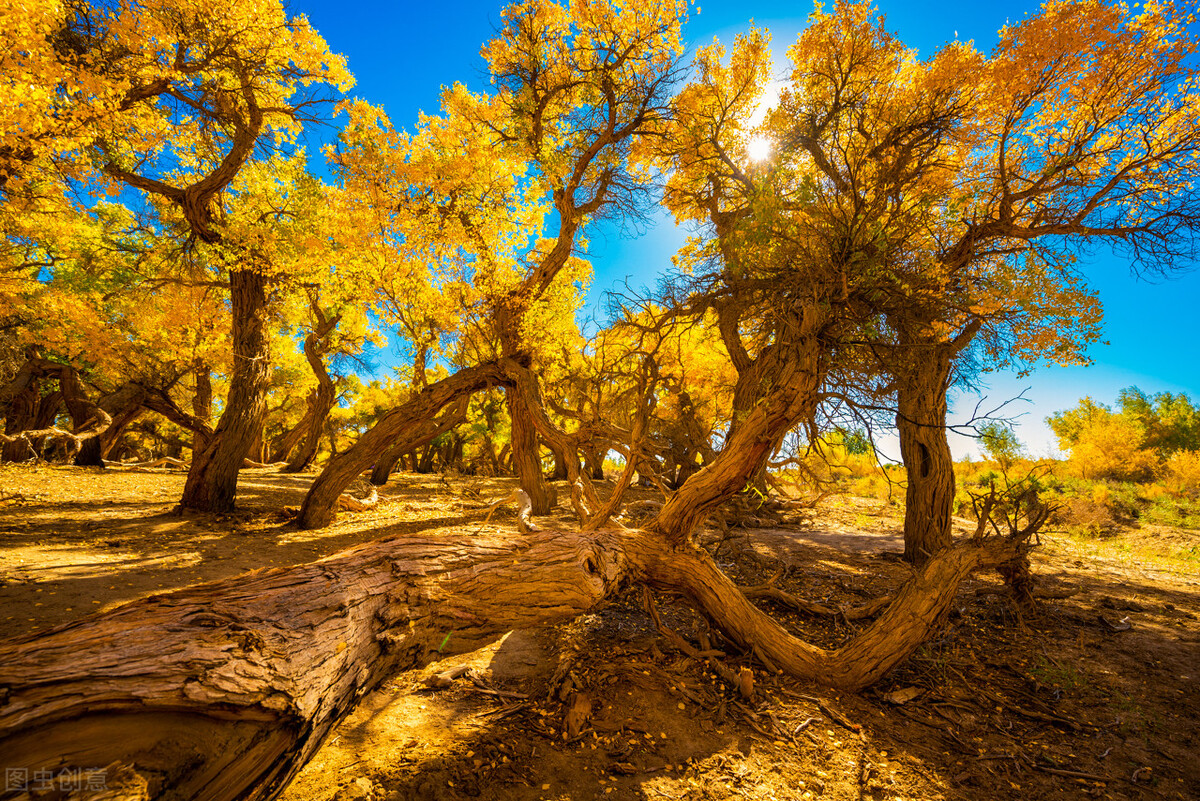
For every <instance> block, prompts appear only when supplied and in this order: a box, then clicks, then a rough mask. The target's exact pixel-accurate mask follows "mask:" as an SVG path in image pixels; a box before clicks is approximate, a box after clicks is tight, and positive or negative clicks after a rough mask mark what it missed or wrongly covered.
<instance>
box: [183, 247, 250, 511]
mask: <svg viewBox="0 0 1200 801" xmlns="http://www.w3.org/2000/svg"><path fill="white" fill-rule="evenodd" d="M229 285H230V295H231V298H232V304H233V326H232V340H233V369H232V370H231V372H230V377H229V395H228V397H227V398H226V400H225V410H224V412H223V413H222V414H221V419H220V420H219V421H218V422H217V427H216V429H215V430H214V431H213V435H212V437H211V439H210V440H209V441H208V443H207V444H206V445H205V446H204V448H203V450H200V451H198V452H196V453H194V454H193V455H192V466H191V469H190V470H189V471H188V477H187V483H186V484H185V485H184V488H183V497H182V498H181V499H180V501H179V503H180V506H181V507H183V508H185V509H192V510H195V511H204V512H227V511H229V510H230V509H232V508H233V505H234V499H235V496H236V494H237V477H238V471H240V470H241V468H242V462H243V461H245V459H246V457H247V456H248V455H249V454H250V450H251V448H252V447H253V446H254V443H255V440H256V439H257V438H258V437H260V436H261V435H262V427H263V418H264V417H265V416H266V411H267V390H268V387H269V385H270V379H271V367H270V361H269V359H268V353H267V335H266V316H267V314H266V312H267V291H266V279H265V277H264V276H263V274H262V273H261V272H259V271H257V270H253V269H242V270H231V271H230V273H229Z"/></svg>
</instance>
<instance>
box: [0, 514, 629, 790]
mask: <svg viewBox="0 0 1200 801" xmlns="http://www.w3.org/2000/svg"><path fill="white" fill-rule="evenodd" d="M624 572H625V567H624V557H623V555H622V548H621V547H620V545H619V543H618V542H617V540H616V536H615V535H614V533H612V532H598V533H595V534H592V535H589V536H583V535H581V534H578V533H573V532H565V531H552V532H539V533H534V534H530V535H526V536H516V535H512V534H510V533H507V532H505V533H503V534H501V533H499V532H495V531H476V532H473V533H470V534H462V533H458V532H439V533H434V534H426V535H424V536H419V537H418V536H399V537H392V538H389V539H384V540H379V541H377V542H372V543H368V544H365V545H362V546H359V547H357V548H353V549H350V550H348V551H344V552H342V553H340V554H338V555H336V556H332V557H329V558H327V559H323V560H320V561H318V562H314V563H311V564H306V565H300V566H295V567H288V568H279V569H271V570H260V571H256V572H254V573H250V574H247V575H244V576H239V577H237V578H234V579H230V580H226V581H221V582H214V583H211V584H202V585H198V586H195V587H190V588H187V589H184V590H180V591H177V592H172V593H166V594H162V595H156V596H151V597H148V598H144V599H141V600H139V601H135V602H133V603H130V604H126V605H124V606H122V607H119V608H117V609H114V610H112V611H110V612H106V613H101V614H97V615H92V616H90V617H87V618H84V619H81V620H78V621H75V622H72V623H69V624H66V625H63V626H59V627H57V628H55V629H51V630H49V631H46V632H42V633H39V634H35V635H31V636H28V637H24V638H20V639H17V640H13V641H8V642H5V643H2V644H0V687H3V688H4V690H3V692H0V753H3V754H4V755H5V759H6V761H7V762H8V763H9V764H14V765H22V766H28V767H29V768H30V769H31V770H32V769H42V768H45V769H50V768H53V769H54V770H55V772H56V773H57V772H58V771H59V770H61V769H63V768H66V767H72V766H74V767H79V768H86V767H90V766H95V765H104V764H109V763H111V762H114V761H120V762H124V763H125V764H128V765H132V766H134V767H135V768H136V770H137V772H138V774H140V775H141V776H143V777H144V778H145V779H146V781H147V782H148V786H149V796H150V797H152V798H163V797H170V798H179V799H203V801H222V800H223V799H234V798H238V799H269V798H274V797H277V796H278V795H279V793H280V792H282V790H283V788H284V787H285V786H286V785H287V783H288V782H289V781H290V779H291V778H292V776H293V775H294V774H295V772H296V771H297V770H298V769H299V768H300V767H301V766H303V765H304V763H305V762H306V761H307V760H308V759H309V757H311V756H312V754H313V753H315V751H316V750H317V748H318V747H319V746H320V744H321V742H322V741H323V740H324V738H325V737H326V735H327V734H328V733H329V732H330V730H331V729H332V728H333V727H334V726H335V725H336V724H337V722H338V721H339V720H341V719H342V718H343V717H345V715H346V714H348V713H349V712H350V711H351V710H352V709H353V708H354V706H355V704H356V703H357V702H358V699H359V698H360V697H361V696H362V695H363V694H364V693H366V692H368V691H369V690H371V689H372V688H374V687H376V686H378V684H379V683H380V682H381V681H383V680H384V679H386V678H387V677H389V676H391V675H393V674H394V673H395V672H397V671H399V670H405V669H409V668H412V667H415V666H418V665H421V664H425V663H427V662H429V661H431V660H434V659H437V658H439V657H440V656H442V655H448V654H453V653H464V652H469V651H473V650H475V649H477V648H479V647H481V646H482V645H484V644H486V643H488V642H490V641H492V640H494V639H496V638H497V637H499V636H501V635H502V634H504V633H505V632H507V631H510V630H511V629H514V628H527V627H532V626H538V625H543V624H548V623H554V622H559V621H563V620H568V619H570V618H573V617H574V616H576V615H578V614H581V613H583V612H585V611H587V610H589V609H591V608H592V607H593V606H594V605H595V604H596V603H597V602H599V601H600V600H601V599H603V598H604V597H605V596H606V595H607V594H608V593H609V592H610V590H612V589H613V588H614V586H615V583H616V581H617V579H618V578H619V577H620V576H621V575H622V574H623V573H624Z"/></svg>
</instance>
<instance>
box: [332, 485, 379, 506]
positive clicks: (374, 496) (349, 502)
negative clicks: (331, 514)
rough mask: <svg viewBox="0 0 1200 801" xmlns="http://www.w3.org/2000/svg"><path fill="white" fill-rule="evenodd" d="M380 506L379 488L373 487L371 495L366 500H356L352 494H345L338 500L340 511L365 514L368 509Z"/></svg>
mask: <svg viewBox="0 0 1200 801" xmlns="http://www.w3.org/2000/svg"><path fill="white" fill-rule="evenodd" d="M378 504H379V488H378V487H374V486H372V487H371V494H370V495H368V496H367V497H365V498H355V497H354V496H353V495H351V494H350V493H348V492H343V493H342V494H341V495H339V496H338V499H337V506H338V509H342V510H345V511H347V512H365V511H366V510H367V509H371V508H373V507H375V506H377V505H378Z"/></svg>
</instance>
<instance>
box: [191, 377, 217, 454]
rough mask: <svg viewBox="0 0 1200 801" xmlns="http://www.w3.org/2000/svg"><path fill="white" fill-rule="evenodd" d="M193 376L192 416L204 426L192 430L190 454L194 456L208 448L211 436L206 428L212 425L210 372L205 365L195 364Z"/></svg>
mask: <svg viewBox="0 0 1200 801" xmlns="http://www.w3.org/2000/svg"><path fill="white" fill-rule="evenodd" d="M193 374H194V375H195V378H196V394H194V395H193V396H192V414H194V415H195V416H196V419H197V420H199V421H200V422H202V423H204V425H205V428H195V429H192V453H193V454H195V453H199V452H200V451H202V450H204V449H205V448H206V447H207V446H208V439H209V437H211V436H212V429H211V428H209V427H208V426H211V425H212V405H213V386H212V370H211V368H209V366H208V365H207V364H204V363H203V362H201V363H200V364H197V365H196V368H195V370H193Z"/></svg>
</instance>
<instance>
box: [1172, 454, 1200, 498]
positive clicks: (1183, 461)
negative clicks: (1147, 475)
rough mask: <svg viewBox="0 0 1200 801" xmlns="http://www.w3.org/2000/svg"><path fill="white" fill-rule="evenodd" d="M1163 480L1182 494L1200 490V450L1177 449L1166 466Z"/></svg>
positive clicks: (1174, 490)
mask: <svg viewBox="0 0 1200 801" xmlns="http://www.w3.org/2000/svg"><path fill="white" fill-rule="evenodd" d="M1164 472H1165V475H1164V476H1163V482H1164V483H1165V484H1166V485H1167V488H1168V489H1170V490H1171V491H1172V492H1175V493H1178V494H1180V495H1184V494H1192V493H1196V492H1200V451H1176V452H1175V453H1173V454H1171V458H1169V459H1167V463H1166V465H1165V466H1164Z"/></svg>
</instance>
